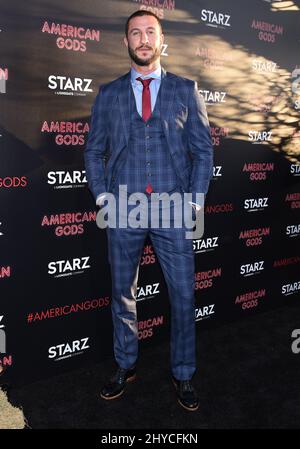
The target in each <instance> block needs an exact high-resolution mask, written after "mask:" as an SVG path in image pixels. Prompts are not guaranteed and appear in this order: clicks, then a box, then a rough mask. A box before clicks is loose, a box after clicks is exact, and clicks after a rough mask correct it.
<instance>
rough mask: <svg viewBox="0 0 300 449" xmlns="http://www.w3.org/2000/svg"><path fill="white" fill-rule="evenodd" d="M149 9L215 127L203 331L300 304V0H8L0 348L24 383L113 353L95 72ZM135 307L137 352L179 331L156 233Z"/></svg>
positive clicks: (201, 266)
mask: <svg viewBox="0 0 300 449" xmlns="http://www.w3.org/2000/svg"><path fill="white" fill-rule="evenodd" d="M140 8H144V9H150V10H151V11H153V12H155V13H157V14H158V15H159V17H160V18H161V19H162V23H163V28H164V33H165V45H164V47H163V53H162V65H163V66H164V67H165V68H166V69H167V70H169V71H172V72H174V73H176V74H179V75H182V76H185V77H188V78H191V79H195V80H197V81H198V86H199V90H200V91H201V93H202V94H203V96H204V98H205V101H206V104H207V110H208V115H209V119H210V124H211V132H212V136H213V141H214V149H215V153H214V165H215V168H214V179H213V180H212V182H211V186H210V190H209V193H208V195H207V198H206V207H205V234H204V236H203V238H202V239H201V240H199V241H195V242H194V247H195V252H196V254H197V255H196V273H195V289H196V310H195V319H196V320H197V326H198V328H201V329H205V328H206V327H211V326H217V325H218V324H220V323H223V322H228V321H230V320H236V319H241V318H242V317H244V316H246V315H250V314H252V313H257V312H259V311H262V310H267V309H270V308H273V307H278V306H282V305H284V304H287V303H290V302H297V301H299V296H300V277H299V262H300V253H299V240H300V237H299V235H300V214H299V211H300V183H299V179H300V178H299V176H300V162H299V153H300V151H299V150H300V130H299V108H300V84H299V82H300V59H299V39H300V35H299V33H300V27H299V24H300V21H299V2H294V1H290V2H271V1H264V0H255V1H254V0H253V1H251V2H249V1H245V0H242V1H239V2H234V1H226V2H225V1H224V0H223V1H222V0H219V1H218V0H210V1H197V0H188V1H184V0H176V1H175V0H173V1H171V0H170V1H167V0H165V1H163V0H152V1H150V0H148V1H146V0H144V1H133V0H132V1H130V0H127V1H125V0H124V1H117V0H111V1H105V0H86V1H80V0H73V1H68V0H63V1H62V0H60V1H58V0H53V1H51V2H49V1H46V0H39V1H37V0H28V1H26V2H23V1H16V0H11V1H9V2H7V1H1V17H0V29H1V32H0V46H1V58H0V83H1V84H0V87H1V89H0V91H1V93H0V101H1V117H0V126H1V130H0V134H1V136H0V145H1V151H0V198H1V202H0V204H1V209H0V233H1V235H0V292H1V296H0V298H1V303H0V317H1V320H0V326H1V330H2V332H1V334H2V338H3V336H4V335H6V353H5V354H4V353H3V354H0V361H1V363H2V364H3V365H5V366H6V367H7V368H8V370H7V373H8V374H9V376H10V377H11V378H12V379H14V381H15V382H17V383H24V382H30V381H33V380H36V379H39V378H42V377H45V376H49V375H53V374H56V373H60V372H63V371H65V370H69V369H73V368H76V367H80V366H82V365H83V364H85V363H87V362H88V363H92V362H93V361H95V362H96V361H99V360H101V359H103V358H104V357H105V356H110V355H112V340H111V334H112V327H111V315H110V307H109V302H110V292H111V286H110V282H111V281H110V272H109V266H108V263H107V246H106V235H105V231H100V230H99V229H98V228H97V226H96V224H95V217H96V209H95V206H94V201H93V198H92V196H91V194H90V192H89V191H88V189H87V185H86V179H85V173H84V164H83V149H84V144H85V142H86V138H87V134H88V123H89V118H90V110H91V106H92V103H93V100H94V98H95V96H96V94H97V92H98V87H99V84H101V83H104V82H108V81H110V80H112V79H114V78H116V77H118V76H121V75H122V74H123V73H125V72H126V71H128V68H129V61H128V55H127V51H126V49H125V46H124V45H123V41H122V39H123V28H124V23H125V20H126V18H127V17H128V16H129V15H130V14H131V13H132V12H134V11H135V10H136V9H140ZM298 67H299V68H298ZM138 318H139V338H140V344H141V346H140V347H141V350H143V348H144V347H145V346H147V345H154V344H158V343H159V342H160V341H161V340H162V339H165V338H168V332H169V330H168V324H169V305H168V297H167V292H166V286H165V283H164V280H163V277H162V273H161V270H160V267H159V265H158V264H157V262H156V258H155V254H154V253H153V249H152V247H151V245H150V242H147V244H146V246H145V253H144V255H143V259H142V266H141V269H140V276H139V291H138ZM287 337H288V336H287ZM220 344H222V342H220ZM158 350H159V348H158Z"/></svg>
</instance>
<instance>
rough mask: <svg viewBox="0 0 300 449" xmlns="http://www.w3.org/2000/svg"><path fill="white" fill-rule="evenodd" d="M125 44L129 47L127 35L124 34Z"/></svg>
mask: <svg viewBox="0 0 300 449" xmlns="http://www.w3.org/2000/svg"><path fill="white" fill-rule="evenodd" d="M123 40H124V44H125V45H126V47H128V40H127V37H126V36H124V39H123Z"/></svg>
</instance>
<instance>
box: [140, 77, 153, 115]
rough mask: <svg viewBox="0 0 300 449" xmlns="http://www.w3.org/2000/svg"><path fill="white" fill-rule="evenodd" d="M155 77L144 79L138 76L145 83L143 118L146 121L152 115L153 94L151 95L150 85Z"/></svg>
mask: <svg viewBox="0 0 300 449" xmlns="http://www.w3.org/2000/svg"><path fill="white" fill-rule="evenodd" d="M153 79H154V78H148V79H146V80H143V79H142V78H140V77H139V78H137V80H138V81H140V82H141V83H142V85H143V97H142V107H143V109H142V110H143V112H142V116H143V120H144V122H146V121H147V120H148V118H149V117H150V116H151V95H150V87H149V84H150V83H151V81H152V80H153Z"/></svg>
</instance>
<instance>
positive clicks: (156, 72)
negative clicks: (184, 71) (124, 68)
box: [130, 65, 161, 84]
mask: <svg viewBox="0 0 300 449" xmlns="http://www.w3.org/2000/svg"><path fill="white" fill-rule="evenodd" d="M130 76H131V82H132V83H134V84H136V83H138V84H140V82H139V81H136V79H137V78H138V77H139V76H140V77H141V78H142V79H147V78H154V79H155V80H161V65H159V66H158V67H157V69H155V70H153V72H151V73H148V74H147V75H142V74H141V73H139V72H137V71H136V70H135V69H134V68H133V67H131V70H130Z"/></svg>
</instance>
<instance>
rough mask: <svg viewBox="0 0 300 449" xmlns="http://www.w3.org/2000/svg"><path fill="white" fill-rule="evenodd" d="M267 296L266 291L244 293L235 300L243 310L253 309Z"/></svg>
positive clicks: (263, 289)
mask: <svg viewBox="0 0 300 449" xmlns="http://www.w3.org/2000/svg"><path fill="white" fill-rule="evenodd" d="M265 296H266V289H265V288H262V289H260V290H254V291H252V292H248V293H243V294H241V295H239V296H237V297H236V298H235V304H239V305H240V306H241V308H242V309H243V310H247V309H252V308H253V307H257V306H258V303H259V302H258V301H259V300H260V299H262V298H264V297H265Z"/></svg>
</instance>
